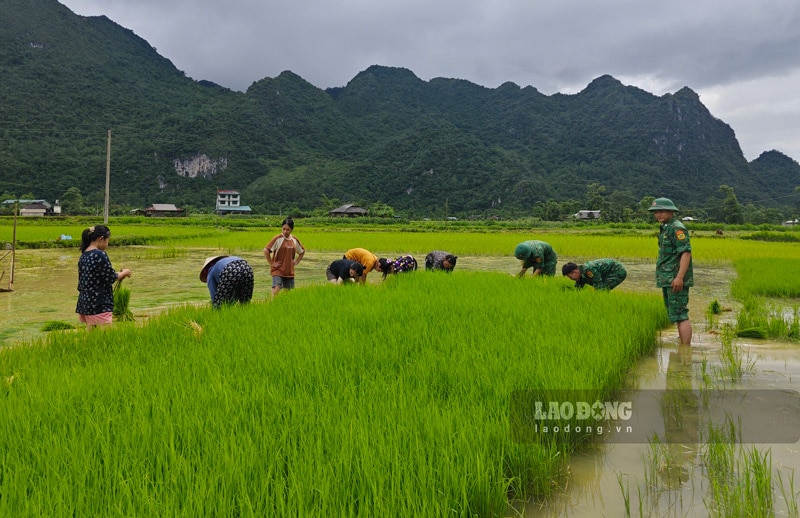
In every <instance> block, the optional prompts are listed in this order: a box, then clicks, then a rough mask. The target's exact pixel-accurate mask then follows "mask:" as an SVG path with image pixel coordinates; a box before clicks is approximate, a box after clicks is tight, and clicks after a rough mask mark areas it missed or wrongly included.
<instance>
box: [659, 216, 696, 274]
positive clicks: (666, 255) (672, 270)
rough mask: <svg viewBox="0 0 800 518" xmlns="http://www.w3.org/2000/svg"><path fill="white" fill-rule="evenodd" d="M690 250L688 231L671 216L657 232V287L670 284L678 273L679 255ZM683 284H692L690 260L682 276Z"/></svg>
mask: <svg viewBox="0 0 800 518" xmlns="http://www.w3.org/2000/svg"><path fill="white" fill-rule="evenodd" d="M691 251H692V245H691V244H690V243H689V231H687V230H686V227H685V226H683V223H681V222H680V221H678V220H677V219H675V218H672V219H671V220H669V221H668V222H666V223H663V224H662V225H661V231H660V232H659V234H658V259H657V260H656V285H657V286H658V287H659V288H668V287H670V286H671V285H672V280H673V279H675V276H676V275H678V269H679V268H680V264H681V255H682V254H683V253H684V252H691ZM683 285H684V286H686V287H689V286H694V274H693V271H692V262H691V261H689V269H688V270H686V276H685V277H684V278H683Z"/></svg>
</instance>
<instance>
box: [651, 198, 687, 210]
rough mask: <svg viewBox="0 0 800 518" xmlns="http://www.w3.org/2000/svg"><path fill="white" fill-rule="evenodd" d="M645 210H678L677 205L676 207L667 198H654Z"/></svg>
mask: <svg viewBox="0 0 800 518" xmlns="http://www.w3.org/2000/svg"><path fill="white" fill-rule="evenodd" d="M647 210H650V211H652V210H671V211H672V212H680V211H679V210H678V207H676V206H675V204H674V203H672V200H670V199H669V198H656V199H655V200H653V203H652V204H650V208H648V209H647Z"/></svg>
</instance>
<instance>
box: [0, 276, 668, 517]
mask: <svg viewBox="0 0 800 518" xmlns="http://www.w3.org/2000/svg"><path fill="white" fill-rule="evenodd" d="M568 285H569V283H566V282H564V280H563V279H533V278H528V279H524V280H517V279H513V278H511V277H510V276H508V275H504V274H499V273H479V272H474V273H473V272H462V273H461V274H460V275H446V274H434V273H428V272H417V273H414V274H407V275H403V276H398V277H395V278H391V279H389V280H388V281H387V282H385V283H381V284H379V285H368V286H330V285H320V286H312V287H309V288H306V289H302V290H295V291H292V292H288V293H282V294H281V295H280V296H279V297H277V298H276V299H275V300H274V301H273V302H270V303H253V304H250V305H247V306H238V307H232V308H225V309H223V310H221V311H212V310H210V309H207V308H196V307H181V308H175V309H172V310H170V311H168V312H167V313H166V314H164V315H162V316H160V317H158V318H154V319H152V320H151V321H150V322H149V323H148V324H147V325H145V326H136V325H134V324H125V323H120V324H114V326H113V328H112V329H110V330H95V331H91V332H86V331H64V332H53V333H51V334H50V335H49V336H48V337H47V338H46V339H44V340H42V341H40V342H37V343H35V344H33V346H31V347H13V348H5V349H3V350H2V353H0V381H2V384H0V412H1V413H2V415H3V416H4V419H3V420H2V421H1V422H2V425H0V426H2V430H1V431H0V455H2V458H3V463H2V465H0V470H2V471H0V515H7V516H13V515H51V516H52V515H66V514H70V515H88V516H96V515H146V516H169V515H187V516H204V515H234V514H236V515H256V516H265V515H276V514H277V515H285V514H295V515H296V514H308V515H316V516H318V515H336V516H340V515H359V514H360V515H368V516H379V515H392V516H432V515H443V514H450V513H454V514H457V515H479V516H501V515H506V514H507V513H509V512H510V507H509V504H508V502H509V499H520V500H525V499H526V498H527V496H529V495H530V494H537V495H546V494H547V493H548V492H549V491H551V490H552V489H553V488H554V480H558V477H559V475H560V474H561V473H562V472H563V469H564V466H565V462H566V459H567V457H568V455H569V452H570V449H571V448H572V447H575V446H576V445H557V444H555V443H551V444H536V443H532V444H518V443H514V442H512V441H511V440H510V437H509V435H510V434H509V425H508V402H509V397H510V394H511V393H512V391H514V390H520V389H526V388H541V387H547V388H552V389H554V390H563V389H573V388H590V389H591V390H593V391H597V394H598V395H600V394H609V393H611V392H613V391H614V390H616V389H617V388H619V386H620V385H621V384H622V382H623V380H624V378H625V375H626V373H627V372H628V370H629V368H630V367H631V365H632V364H633V363H634V362H635V361H636V359H637V358H638V357H639V356H640V355H642V354H645V353H647V352H648V351H650V350H651V349H652V348H653V347H654V346H655V343H656V334H657V331H658V329H659V328H660V327H662V326H664V325H665V321H664V310H663V306H662V301H661V299H660V297H658V296H657V295H650V294H647V295H645V294H637V293H625V292H617V291H615V292H611V293H601V292H593V291H591V290H583V291H580V292H579V291H574V290H570V289H567V290H565V289H564V288H565V286H568Z"/></svg>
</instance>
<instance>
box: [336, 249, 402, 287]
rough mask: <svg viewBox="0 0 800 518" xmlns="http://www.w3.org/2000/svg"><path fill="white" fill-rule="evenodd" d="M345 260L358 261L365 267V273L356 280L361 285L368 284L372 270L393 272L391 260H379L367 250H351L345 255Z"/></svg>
mask: <svg viewBox="0 0 800 518" xmlns="http://www.w3.org/2000/svg"><path fill="white" fill-rule="evenodd" d="M343 259H350V260H351V261H356V262H357V263H361V264H362V265H364V273H362V274H361V276H360V277H359V278H358V279H356V281H357V282H360V283H361V284H364V283H365V282H367V274H368V273H369V272H371V271H372V270H375V271H376V272H381V273H384V272H387V273H391V272H392V262H391V261H390V260H389V259H386V258H384V257H381V258H379V257H378V256H377V255H375V254H373V253H372V252H370V251H369V250H367V249H365V248H351V249H350V250H348V251H347V252H345V253H344V257H343Z"/></svg>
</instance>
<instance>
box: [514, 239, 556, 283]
mask: <svg viewBox="0 0 800 518" xmlns="http://www.w3.org/2000/svg"><path fill="white" fill-rule="evenodd" d="M514 257H516V258H517V259H519V260H520V261H522V271H520V272H519V273H518V274H517V277H520V278H521V277H524V276H525V272H527V271H528V268H533V275H549V276H551V277H552V276H553V275H555V274H556V261H558V254H556V252H555V250H553V247H552V246H550V244H549V243H545V242H544V241H536V240H532V241H525V242H524V243H520V244H518V245H517V247H516V248H515V249H514Z"/></svg>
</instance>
